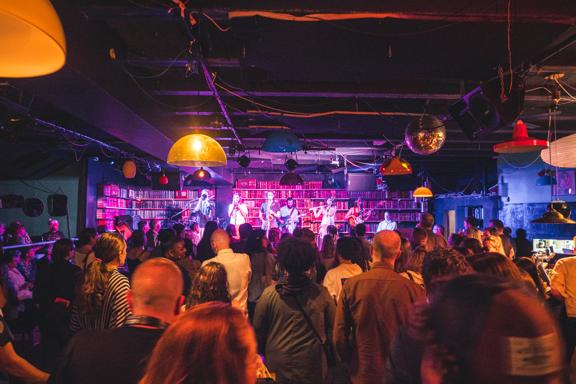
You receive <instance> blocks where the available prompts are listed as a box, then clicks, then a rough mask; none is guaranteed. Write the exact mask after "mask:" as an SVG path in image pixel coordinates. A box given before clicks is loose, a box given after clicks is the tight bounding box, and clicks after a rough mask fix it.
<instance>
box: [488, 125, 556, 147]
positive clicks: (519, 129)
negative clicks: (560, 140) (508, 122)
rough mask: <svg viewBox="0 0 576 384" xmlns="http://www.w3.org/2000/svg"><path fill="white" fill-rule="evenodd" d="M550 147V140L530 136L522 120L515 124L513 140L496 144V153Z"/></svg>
mask: <svg viewBox="0 0 576 384" xmlns="http://www.w3.org/2000/svg"><path fill="white" fill-rule="evenodd" d="M546 148H548V141H546V140H539V139H534V138H532V137H530V136H528V129H527V128H526V124H524V122H523V121H522V120H518V121H517V122H516V124H514V130H513V132H512V140H511V141H506V142H504V143H500V144H496V145H494V152H496V153H525V152H535V151H541V150H543V149H546Z"/></svg>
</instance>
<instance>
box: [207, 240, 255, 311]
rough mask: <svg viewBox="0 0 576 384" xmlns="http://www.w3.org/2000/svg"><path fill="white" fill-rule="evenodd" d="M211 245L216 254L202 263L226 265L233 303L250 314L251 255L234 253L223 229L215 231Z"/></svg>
mask: <svg viewBox="0 0 576 384" xmlns="http://www.w3.org/2000/svg"><path fill="white" fill-rule="evenodd" d="M210 245H211V246H212V250H213V251H214V253H216V256H215V257H213V258H211V259H208V260H205V261H204V262H203V263H202V265H204V264H207V263H209V262H211V261H215V262H217V263H220V264H222V265H223V266H224V269H226V274H227V275H228V291H229V293H230V297H231V298H232V303H233V304H234V305H235V306H237V307H238V308H240V309H241V310H242V311H244V313H245V314H248V284H250V278H251V277H252V267H251V266H250V257H248V255H247V254H245V253H234V251H233V250H232V249H231V248H230V236H228V233H226V231H224V230H223V229H217V230H215V231H214V233H213V234H212V237H211V238H210Z"/></svg>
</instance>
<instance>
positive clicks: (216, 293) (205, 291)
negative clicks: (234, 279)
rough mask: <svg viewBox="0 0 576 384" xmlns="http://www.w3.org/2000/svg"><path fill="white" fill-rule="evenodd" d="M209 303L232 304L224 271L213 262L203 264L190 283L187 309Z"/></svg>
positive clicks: (226, 275)
mask: <svg viewBox="0 0 576 384" xmlns="http://www.w3.org/2000/svg"><path fill="white" fill-rule="evenodd" d="M209 301H220V302H222V303H227V304H231V303H232V298H231V297H230V293H229V292H228V274H227V273H226V269H225V268H224V266H223V265H222V264H220V263H216V262H214V261H210V262H208V263H206V264H204V265H203V266H202V268H200V271H199V272H198V274H197V275H196V277H195V278H194V281H192V289H191V290H190V296H189V299H188V303H187V307H189V308H190V307H193V306H195V305H198V304H202V303H207V302H209Z"/></svg>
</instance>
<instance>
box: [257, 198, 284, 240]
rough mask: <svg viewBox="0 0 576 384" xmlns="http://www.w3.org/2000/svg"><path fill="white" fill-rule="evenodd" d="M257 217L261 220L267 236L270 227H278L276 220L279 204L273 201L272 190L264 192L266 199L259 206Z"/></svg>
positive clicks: (278, 213)
mask: <svg viewBox="0 0 576 384" xmlns="http://www.w3.org/2000/svg"><path fill="white" fill-rule="evenodd" d="M258 217H259V218H260V221H261V222H262V229H263V230H264V231H266V236H268V231H270V228H278V221H277V220H278V218H279V217H280V206H279V205H278V203H277V202H276V201H274V192H271V191H268V192H266V201H265V202H264V203H262V205H261V206H260V211H259V212H258Z"/></svg>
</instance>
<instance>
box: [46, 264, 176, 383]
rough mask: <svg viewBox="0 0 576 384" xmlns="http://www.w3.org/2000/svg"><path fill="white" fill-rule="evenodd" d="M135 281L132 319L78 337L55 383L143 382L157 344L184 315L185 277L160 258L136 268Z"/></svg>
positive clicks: (56, 376)
mask: <svg viewBox="0 0 576 384" xmlns="http://www.w3.org/2000/svg"><path fill="white" fill-rule="evenodd" d="M131 283H132V288H131V290H130V291H129V292H128V304H129V305H130V309H131V310H132V316H130V317H129V318H128V320H127V321H126V324H125V325H124V326H122V327H120V328H114V329H106V330H85V331H83V332H80V333H78V334H77V335H75V336H74V337H73V338H72V340H71V341H70V343H69V344H68V346H67V348H66V351H65V352H64V355H63V356H62V359H61V361H60V366H59V367H58V370H57V371H56V373H55V374H54V377H53V378H52V379H53V381H51V382H54V383H84V384H92V383H94V384H96V383H107V384H110V383H137V382H138V380H139V379H140V378H141V376H142V374H143V372H144V368H145V364H146V360H147V358H148V355H149V354H150V353H151V352H152V349H153V348H154V345H155V344H156V341H157V340H158V339H159V338H160V336H161V335H162V333H163V332H164V329H166V328H167V327H168V325H169V324H170V323H172V322H174V321H175V320H176V317H177V316H178V315H179V313H180V310H181V308H182V305H183V303H184V297H183V296H182V284H183V283H182V273H181V272H180V269H179V268H178V267H177V266H176V264H174V263H173V262H172V261H170V260H167V259H165V258H154V259H150V260H147V261H145V262H143V263H142V264H140V265H139V266H138V268H136V271H135V272H134V274H133V275H132V282H131Z"/></svg>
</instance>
